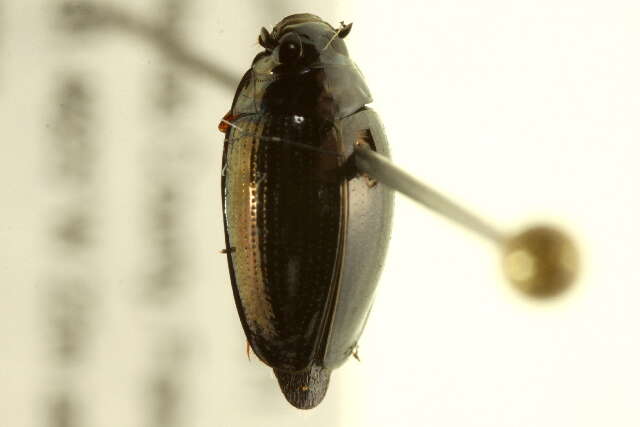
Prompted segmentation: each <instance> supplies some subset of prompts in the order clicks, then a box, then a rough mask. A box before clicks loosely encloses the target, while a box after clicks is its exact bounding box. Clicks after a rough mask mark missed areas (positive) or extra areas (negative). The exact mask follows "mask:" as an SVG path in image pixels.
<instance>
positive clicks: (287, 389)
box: [273, 365, 331, 409]
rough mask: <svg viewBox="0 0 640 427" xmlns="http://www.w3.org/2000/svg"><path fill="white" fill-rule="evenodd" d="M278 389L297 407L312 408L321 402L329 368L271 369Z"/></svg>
mask: <svg viewBox="0 0 640 427" xmlns="http://www.w3.org/2000/svg"><path fill="white" fill-rule="evenodd" d="M273 372H274V373H275V375H276V378H278V384H280V390H282V394H284V397H286V398H287V400H288V401H289V403H291V404H292V405H293V406H295V407H296V408H298V409H313V408H315V407H316V406H318V405H319V404H320V402H322V399H324V395H325V394H326V393H327V388H328V387H329V379H330V378H331V370H330V369H324V368H322V367H320V366H315V365H314V366H312V367H311V368H309V369H307V370H305V371H302V372H287V371H282V370H279V369H275V368H274V370H273Z"/></svg>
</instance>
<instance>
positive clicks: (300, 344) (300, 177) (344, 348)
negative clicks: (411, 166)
mask: <svg viewBox="0 0 640 427" xmlns="http://www.w3.org/2000/svg"><path fill="white" fill-rule="evenodd" d="M347 32H348V29H347V30H345V28H344V27H343V28H342V32H340V30H336V29H334V28H332V27H331V26H330V25H329V24H327V23H325V22H323V21H321V20H320V18H318V17H315V16H313V15H308V14H302V15H292V16H290V17H287V18H285V19H283V21H282V22H281V23H280V24H278V25H277V26H276V27H275V28H274V30H273V32H272V33H267V32H266V31H264V32H263V36H261V37H268V40H266V41H265V40H261V42H265V44H266V45H267V46H268V49H267V50H266V51H265V52H262V53H260V54H258V56H257V57H256V59H255V60H254V62H253V65H252V67H251V69H250V70H249V71H247V73H246V74H245V76H244V77H243V79H242V81H241V83H240V85H239V87H238V90H237V92H236V95H235V98H234V102H233V105H232V108H231V111H230V113H229V114H228V115H227V120H228V121H229V122H230V123H231V124H232V126H229V127H228V130H227V131H226V138H225V147H224V156H223V175H222V195H223V209H224V225H225V237H226V247H227V257H228V262H229V271H230V275H231V282H232V286H233V292H234V296H235V301H236V306H237V308H238V313H239V315H240V319H241V322H242V326H243V328H244V331H245V334H246V336H247V340H248V341H249V344H250V345H251V348H252V349H253V351H254V352H255V354H256V355H257V356H258V357H259V358H260V359H261V360H262V361H264V362H265V363H266V364H267V365H269V366H271V367H272V368H273V369H274V372H275V374H276V376H277V378H278V381H279V384H280V387H281V389H282V392H283V393H284V395H285V396H286V398H287V400H288V401H289V402H290V403H291V404H293V405H294V406H296V407H298V408H303V409H308V408H312V407H314V406H316V405H317V404H318V403H320V401H321V400H322V398H323V397H324V395H325V392H326V389H327V386H328V383H329V378H330V373H331V370H332V369H334V368H336V367H338V366H339V365H340V364H342V363H343V362H344V361H345V360H346V359H347V358H348V357H349V356H350V355H351V354H352V353H353V351H354V349H355V347H356V344H357V341H358V339H359V337H360V334H361V333H362V330H363V328H364V325H365V323H366V320H367V316H368V313H369V310H370V308H371V304H372V302H373V295H374V291H375V287H376V284H377V280H378V276H379V274H380V271H381V268H382V264H383V261H384V256H385V253H386V248H387V242H388V239H389V230H390V221H391V213H392V203H393V200H392V193H391V192H390V191H389V190H387V189H386V188H384V187H383V186H382V185H375V183H372V182H371V180H369V179H368V178H367V177H366V176H361V175H359V174H358V173H357V171H356V170H355V166H354V162H353V159H352V158H351V156H352V154H353V147H354V144H355V142H356V141H357V140H360V141H361V142H363V143H368V144H369V145H370V146H371V147H372V148H374V149H375V150H377V151H378V152H380V153H382V154H384V155H388V147H387V141H386V138H385V136H384V132H383V129H382V126H381V125H380V122H379V119H378V118H377V115H376V114H375V113H374V112H373V111H372V110H370V109H368V108H366V107H365V104H367V103H369V102H371V97H370V94H369V90H368V88H367V86H366V84H365V83H364V80H363V78H362V75H361V74H360V72H359V70H358V69H357V67H356V66H355V64H353V63H352V62H351V60H350V59H349V56H348V53H347V50H346V47H345V45H344V41H343V40H342V37H344V36H345V35H346V33H347ZM336 36H337V37H336ZM282 40H285V41H286V40H288V41H289V43H291V44H293V45H292V46H288V47H287V49H288V51H287V52H286V54H280V48H281V46H282V44H284V43H285V41H282ZM298 42H299V46H297V45H295V43H298ZM298 48H300V50H299V51H300V55H299V56H295V55H297V53H298ZM283 58H284V61H285V62H284V63H283V62H282V59H283ZM291 58H293V59H291Z"/></svg>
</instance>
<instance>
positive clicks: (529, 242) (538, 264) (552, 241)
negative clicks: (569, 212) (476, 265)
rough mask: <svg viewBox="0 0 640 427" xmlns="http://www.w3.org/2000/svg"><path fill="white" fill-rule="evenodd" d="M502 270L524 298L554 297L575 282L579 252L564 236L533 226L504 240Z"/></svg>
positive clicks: (555, 230)
mask: <svg viewBox="0 0 640 427" xmlns="http://www.w3.org/2000/svg"><path fill="white" fill-rule="evenodd" d="M502 268H503V270H504V274H505V276H506V277H507V279H508V280H509V282H511V284H512V285H513V286H514V287H515V288H516V289H518V290H519V291H520V292H522V293H524V294H526V295H527V296H530V297H533V298H549V297H554V296H557V295H559V294H561V293H563V292H564V291H565V290H566V289H567V288H569V287H570V286H571V284H572V283H573V282H574V281H575V279H576V276H577V275H578V270H579V255H578V250H577V248H576V245H575V244H574V243H573V241H572V240H571V238H570V237H569V236H568V235H567V234H566V233H564V232H562V231H560V230H558V229H556V228H552V227H549V226H535V227H531V228H528V229H526V230H524V231H522V232H520V233H518V234H516V235H514V236H512V237H511V238H509V239H507V241H506V243H505V244H504V248H503V258H502Z"/></svg>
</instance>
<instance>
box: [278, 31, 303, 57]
mask: <svg viewBox="0 0 640 427" xmlns="http://www.w3.org/2000/svg"><path fill="white" fill-rule="evenodd" d="M278 51H279V52H278V60H279V61H280V63H282V64H291V63H293V62H295V61H297V60H298V59H299V58H300V57H301V56H302V41H301V40H300V37H299V36H298V35H297V34H295V33H289V34H287V35H286V36H284V37H283V38H282V40H280V46H279V48H278Z"/></svg>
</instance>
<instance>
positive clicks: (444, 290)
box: [0, 0, 640, 427]
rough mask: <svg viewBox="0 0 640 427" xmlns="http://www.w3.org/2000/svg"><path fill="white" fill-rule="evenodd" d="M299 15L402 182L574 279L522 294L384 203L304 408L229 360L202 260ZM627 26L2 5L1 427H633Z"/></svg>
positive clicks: (601, 9) (490, 264)
mask: <svg viewBox="0 0 640 427" xmlns="http://www.w3.org/2000/svg"><path fill="white" fill-rule="evenodd" d="M88 4H90V5H94V8H93V9H91V10H93V14H91V13H89V14H87V9H86V8H85V6H86V5H88ZM96 7H97V9H96ZM96 10H97V11H99V12H100V13H98V14H96V13H95V12H96ZM297 12H311V13H315V14H318V15H320V16H322V17H323V18H325V19H326V20H327V21H329V22H332V23H334V24H335V25H337V24H338V22H339V21H341V20H344V21H345V22H352V21H353V22H354V26H353V30H352V32H351V34H350V35H349V36H348V38H347V39H346V41H347V43H348V46H349V48H350V52H351V55H352V57H353V58H354V59H355V60H356V62H357V63H358V64H359V66H360V68H361V70H362V71H363V73H364V75H365V76H366V78H367V81H368V82H369V85H370V88H371V90H372V93H373V94H374V98H375V102H374V104H373V107H374V108H375V109H376V110H378V112H379V113H380V114H381V117H382V119H383V120H384V122H385V125H386V130H387V133H388V137H389V141H390V143H391V146H392V151H393V156H394V160H395V161H396V162H397V163H398V164H399V165H401V166H403V167H405V168H406V169H408V170H409V171H411V172H412V173H414V174H415V175H417V176H419V177H420V178H422V179H424V180H425V181H426V182H428V183H429V184H430V185H432V186H433V187H435V188H438V189H439V190H441V191H443V192H445V193H446V194H448V195H450V196H452V197H454V198H455V199H458V200H460V201H463V202H465V204H466V205H467V206H468V207H470V208H473V209H475V210H477V211H478V212H479V213H481V214H483V215H485V216H486V217H487V218H490V219H492V220H493V221H495V223H496V224H499V225H500V226H503V227H506V228H508V229H517V228H518V227H519V226H521V225H523V224H525V223H528V222H529V221H537V220H544V221H553V222H554V223H556V224H560V225H563V226H564V227H565V228H566V229H568V230H569V231H571V232H572V233H573V234H574V235H575V236H577V237H578V239H579V243H580V246H581V250H582V254H583V267H584V268H583V273H582V276H581V279H580V281H579V283H578V284H577V286H576V287H575V289H573V291H572V292H570V293H569V294H568V295H566V296H565V297H563V298H561V299H559V300H557V301H553V302H551V303H548V304H544V305H542V304H533V303H530V302H527V301H525V300H524V299H522V298H520V297H519V296H518V295H517V294H516V293H515V292H513V291H512V290H510V289H509V288H508V286H507V285H506V284H505V283H504V281H503V279H502V277H501V275H500V271H499V268H498V256H497V254H496V253H495V252H494V251H492V248H491V247H490V246H489V245H488V244H487V243H485V242H483V241H481V240H479V239H478V238H476V237H474V236H472V235H469V234H468V233H467V232H465V231H464V230H461V229H458V228H456V227H454V226H451V225H450V224H449V223H448V222H447V221H446V220H444V219H441V218H438V217H436V216H434V215H432V214H430V213H428V212H426V211H424V210H423V209H421V208H419V207H417V206H416V205H415V204H414V203H413V202H410V201H407V200H406V199H404V198H403V197H400V196H399V197H397V202H396V206H397V209H396V216H395V225H394V232H393V238H392V241H391V245H390V252H389V256H388V260H387V264H386V267H385V271H384V274H383V276H382V279H381V282H380V287H379V292H378V296H377V300H376V304H375V306H374V309H373V312H372V314H371V318H370V321H369V325H368V327H367V329H366V332H365V334H364V336H363V338H362V340H361V343H360V351H359V353H360V357H361V360H362V361H361V362H360V363H358V362H357V361H355V360H350V361H348V362H347V363H346V364H345V365H344V366H343V367H342V368H341V369H339V370H338V371H336V372H335V373H334V375H333V378H332V384H331V387H330V389H329V392H328V394H327V397H326V399H325V401H324V402H323V403H322V404H321V406H320V407H319V408H317V409H314V410H313V411H307V412H301V411H297V410H295V409H293V408H292V407H290V406H289V405H288V404H287V403H286V401H285V400H284V398H283V397H282V396H281V394H280V392H279V390H278V387H277V383H276V381H275V379H274V378H273V376H272V374H271V372H270V369H268V368H266V367H265V366H264V365H262V364H261V363H260V362H259V361H257V360H256V359H255V358H253V359H252V360H251V361H248V360H247V357H246V354H245V340H244V336H243V333H242V329H241V327H240V323H239V321H238V318H237V313H236V310H235V307H234V305H233V298H232V293H231V289H230V283H229V279H228V272H227V265H226V260H225V257H224V255H220V254H219V253H218V251H219V250H220V249H221V248H222V247H223V246H224V237H223V229H222V218H221V206H220V203H221V202H220V186H219V177H220V169H221V164H220V163H221V152H222V142H223V136H222V135H221V134H220V133H218V131H217V130H216V127H217V124H218V121H219V119H220V118H221V117H222V116H223V115H224V114H225V113H226V111H227V110H228V108H229V106H230V103H231V100H232V96H233V90H234V86H235V84H236V83H237V81H238V80H239V79H240V77H241V75H242V73H243V72H244V70H245V69H246V68H248V66H249V65H250V62H251V59H252V58H253V56H254V55H255V53H257V52H258V51H259V46H257V43H256V39H257V35H258V32H259V29H260V27H262V26H266V27H267V28H270V25H273V24H275V23H277V22H278V21H279V20H280V19H281V18H282V17H284V16H286V15H289V14H291V13H297ZM638 22H640V5H639V4H638V3H637V2H635V1H632V0H628V1H625V0H612V1H609V2H600V1H590V0H586V1H585V0H581V1H577V0H554V1H551V0H543V1H535V2H534V1H525V0H523V1H507V0H489V1H483V2H477V1H474V0H463V1H458V2H448V1H426V2H425V1H411V2H410V1H407V2H402V3H398V2H395V3H393V2H389V1H365V0H354V1H351V2H338V1H327V2H322V4H320V2H311V1H295V2H294V1H270V2H266V1H246V0H237V1H234V2H229V1H218V0H130V1H121V0H113V1H108V2H107V1H101V2H95V3H87V2H82V1H79V2H71V3H67V2H64V1H61V0H55V1H54V0H28V1H12V0H0V141H1V142H2V151H1V154H0V219H1V221H0V239H1V241H2V245H1V246H0V289H1V291H0V292H1V293H0V425H2V426H11V427H32V426H33V427H35V426H47V427H84V426H86V427H98V426H105V427H106V426H121V427H127V426H150V427H151V426H153V427H156V426H163V427H173V426H181V427H190V426H194V427H195V426H300V425H304V426H389V425H398V426H413V425H437V426H491V427H496V426H522V427H524V426H542V425H544V426H583V427H584V426H603V425H615V426H618V427H622V426H637V425H639V424H640V411H638V403H637V399H638V384H640V368H638V362H637V361H638V360H640V344H639V342H638V341H639V340H638V337H639V325H640V286H639V285H640V273H639V272H638V270H637V269H636V268H635V267H636V266H637V260H636V257H637V255H638V254H639V253H640V244H639V243H638V242H639V241H640V226H639V225H638V219H639V218H640V198H639V194H640V192H639V182H640V172H639V169H638V167H637V164H638V159H639V158H640V149H638V144H639V141H638V140H639V137H640V120H639V119H638V118H639V117H640V101H639V100H640V83H639V82H640V79H638V76H639V75H640V57H639V56H638V53H637V52H638V45H639V43H640V29H639V28H640V27H639V26H638ZM185 47H186V49H187V51H185V50H184V48H185ZM194 58H204V60H205V61H204V62H203V61H198V60H195V59H194Z"/></svg>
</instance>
